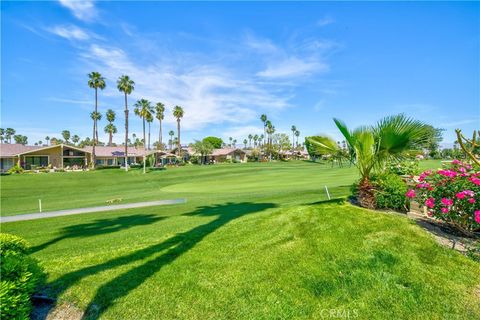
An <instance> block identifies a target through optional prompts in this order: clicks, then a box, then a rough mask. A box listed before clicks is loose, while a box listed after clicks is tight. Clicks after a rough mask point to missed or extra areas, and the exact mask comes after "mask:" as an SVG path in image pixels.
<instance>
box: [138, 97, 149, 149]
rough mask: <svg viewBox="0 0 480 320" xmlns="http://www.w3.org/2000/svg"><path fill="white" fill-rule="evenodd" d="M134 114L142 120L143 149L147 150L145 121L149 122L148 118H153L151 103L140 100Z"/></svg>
mask: <svg viewBox="0 0 480 320" xmlns="http://www.w3.org/2000/svg"><path fill="white" fill-rule="evenodd" d="M134 112H135V114H136V115H137V116H139V117H140V118H141V119H142V123H143V147H144V149H146V145H145V141H147V140H146V134H145V121H146V120H147V118H148V117H151V114H152V112H153V108H152V106H151V105H150V101H148V100H147V99H140V100H138V101H137V102H136V103H135V109H134Z"/></svg>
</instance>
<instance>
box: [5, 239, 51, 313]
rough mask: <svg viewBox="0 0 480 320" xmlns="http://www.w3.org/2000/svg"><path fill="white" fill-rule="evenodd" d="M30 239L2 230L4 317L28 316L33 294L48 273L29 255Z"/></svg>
mask: <svg viewBox="0 0 480 320" xmlns="http://www.w3.org/2000/svg"><path fill="white" fill-rule="evenodd" d="M27 246H28V244H27V242H26V241H25V240H23V239H22V238H20V237H17V236H14V235H11V234H6V233H0V248H1V250H0V271H1V274H2V279H1V281H0V300H1V301H2V303H1V310H0V317H1V318H2V319H28V317H29V314H30V311H31V309H32V304H31V301H30V296H31V295H32V294H33V292H34V291H35V289H36V288H37V286H38V285H40V284H41V283H43V281H44V280H45V275H44V273H43V270H42V268H41V267H40V266H39V265H38V262H37V261H36V260H35V259H34V258H32V257H29V256H28V255H27V254H26V252H27Z"/></svg>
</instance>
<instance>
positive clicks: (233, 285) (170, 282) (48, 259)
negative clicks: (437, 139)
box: [2, 162, 480, 319]
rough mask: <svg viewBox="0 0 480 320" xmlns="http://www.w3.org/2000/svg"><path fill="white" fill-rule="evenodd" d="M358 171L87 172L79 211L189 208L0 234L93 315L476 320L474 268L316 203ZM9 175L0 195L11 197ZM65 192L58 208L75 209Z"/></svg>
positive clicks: (390, 227)
mask: <svg viewBox="0 0 480 320" xmlns="http://www.w3.org/2000/svg"><path fill="white" fill-rule="evenodd" d="M355 176H356V175H355V171H354V169H353V168H343V169H331V168H330V167H328V166H325V165H318V164H311V163H304V162H297V163H275V164H247V165H225V166H209V167H185V168H177V169H170V170H167V171H166V172H155V173H153V172H152V173H150V174H147V175H145V176H143V175H141V174H140V173H139V172H130V173H128V174H125V173H122V172H111V171H108V172H107V171H102V172H95V173H81V174H80V176H79V177H80V178H81V179H84V184H86V185H83V184H82V186H81V187H80V190H78V191H77V193H76V194H77V195H80V196H79V197H78V199H79V200H78V201H80V200H81V201H83V202H81V203H83V204H82V205H95V204H97V203H100V202H102V201H104V199H105V198H107V199H108V197H111V198H113V197H119V196H123V197H124V198H125V197H127V196H128V197H129V198H128V199H130V200H132V201H133V200H134V199H135V201H137V200H146V199H154V198H155V196H157V195H156V193H155V192H157V193H158V194H159V195H161V197H162V198H171V197H177V196H184V197H186V198H187V199H188V203H187V204H184V205H175V206H163V207H152V208H139V209H131V210H122V211H115V212H103V213H97V214H95V213H91V214H83V215H76V216H66V217H61V218H52V219H41V220H34V221H23V222H13V223H7V224H2V231H3V232H11V233H14V234H18V235H20V236H23V237H25V238H26V239H27V240H28V241H30V242H31V244H32V246H33V247H32V254H33V256H34V257H36V258H38V259H40V261H41V263H42V265H43V266H45V268H46V270H47V272H48V273H49V280H48V287H47V289H46V291H47V292H48V294H49V295H51V296H53V297H57V298H58V299H59V301H68V302H70V303H73V304H75V305H77V306H78V307H80V308H82V309H84V310H87V315H88V317H87V318H92V319H95V318H102V319H277V318H280V319H290V318H301V319H312V318H320V317H321V316H322V315H325V314H327V313H328V312H330V310H331V309H335V310H339V312H347V311H350V313H351V314H352V313H355V314H358V318H359V319H445V318H450V319H475V318H479V317H480V306H479V304H478V290H479V285H480V283H479V279H480V268H479V264H478V263H475V262H473V261H470V260H468V259H467V258H465V257H463V256H461V255H460V254H458V253H456V252H454V251H452V250H449V249H445V248H443V247H440V246H439V245H437V244H436V243H435V241H434V240H433V238H432V237H431V236H430V235H429V234H427V233H426V232H424V231H423V230H421V229H420V228H419V227H418V226H416V225H415V224H414V223H413V222H411V221H410V220H408V219H407V218H405V217H403V216H401V215H398V214H387V213H380V212H373V211H368V210H363V209H360V208H356V207H353V206H351V205H349V204H341V203H338V202H335V201H331V202H323V203H315V202H318V201H320V200H323V199H324V196H323V195H322V194H323V192H322V188H323V186H324V185H325V184H328V185H329V186H330V185H331V191H332V193H333V194H334V195H345V194H347V193H348V186H347V185H348V184H349V183H351V182H352V181H353V180H354V179H355ZM64 177H68V174H60V175H58V176H57V175H52V176H48V175H44V176H40V175H39V176H38V177H37V176H20V177H7V178H8V179H10V178H13V179H25V180H21V181H23V182H24V184H27V182H28V185H29V187H28V188H30V189H31V190H35V188H34V183H32V182H30V180H29V179H44V183H47V181H48V180H49V179H58V180H57V183H52V184H51V188H58V189H55V190H49V191H46V192H45V194H49V193H50V192H52V193H55V192H56V191H58V190H59V189H61V188H60V186H57V185H58V184H59V183H65V184H66V185H69V184H70V187H72V185H73V184H74V182H72V181H70V180H69V179H68V178H64ZM102 178H103V179H105V178H109V179H110V180H114V181H109V182H108V183H106V182H105V181H103V180H102ZM6 180H7V179H3V178H2V197H5V198H2V200H3V199H8V196H12V193H11V190H12V188H11V185H9V186H8V187H6V189H5V190H6V192H7V195H5V194H4V186H5V184H4V183H5V181H6ZM17 181H20V180H17ZM287 181H288V182H290V183H287ZM8 183H12V182H8ZM37 183H38V181H37ZM97 183H98V184H101V185H100V186H98V185H95V184H97ZM129 185H130V186H133V189H134V190H132V187H128V186H129ZM235 185H237V186H238V187H237V188H236V187H235ZM248 186H250V187H248ZM93 188H94V189H95V190H96V191H95V192H89V191H88V189H93ZM112 190H113V191H112ZM37 192H38V191H37ZM108 192H111V193H108ZM91 193H94V194H91ZM105 193H107V194H105ZM142 193H144V194H146V195H142ZM114 195H115V196H114ZM69 196H70V198H71V197H72V195H71V194H70V195H68V194H67V195H62V196H61V197H59V203H60V204H59V205H58V208H65V207H69V206H73V205H72V204H71V203H69V201H68V198H69ZM150 197H152V198H150ZM8 201H10V203H8V206H9V208H10V210H11V211H10V212H15V209H16V208H17V207H16V204H15V203H17V205H18V206H20V208H21V209H19V210H18V211H17V212H21V211H22V210H23V211H27V209H28V208H29V207H28V206H24V207H22V204H21V202H22V201H20V200H19V199H18V198H15V200H12V199H9V200H8ZM101 204H103V203H101ZM3 205H4V203H2V211H3ZM323 310H327V311H323Z"/></svg>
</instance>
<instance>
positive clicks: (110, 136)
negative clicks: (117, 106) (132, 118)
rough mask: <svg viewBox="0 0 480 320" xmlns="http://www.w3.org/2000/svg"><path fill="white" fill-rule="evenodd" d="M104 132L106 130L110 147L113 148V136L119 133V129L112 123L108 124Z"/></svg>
mask: <svg viewBox="0 0 480 320" xmlns="http://www.w3.org/2000/svg"><path fill="white" fill-rule="evenodd" d="M103 130H104V132H105V133H108V145H109V146H111V145H112V139H113V135H114V134H115V133H117V127H115V125H114V124H113V123H111V122H110V123H109V124H107V125H106V126H105V128H104V129H103Z"/></svg>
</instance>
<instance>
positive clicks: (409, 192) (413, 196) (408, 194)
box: [405, 189, 416, 198]
mask: <svg viewBox="0 0 480 320" xmlns="http://www.w3.org/2000/svg"><path fill="white" fill-rule="evenodd" d="M405 195H406V196H407V197H408V198H415V195H416V194H415V190H412V189H410V190H408V191H407V193H406V194H405Z"/></svg>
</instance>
